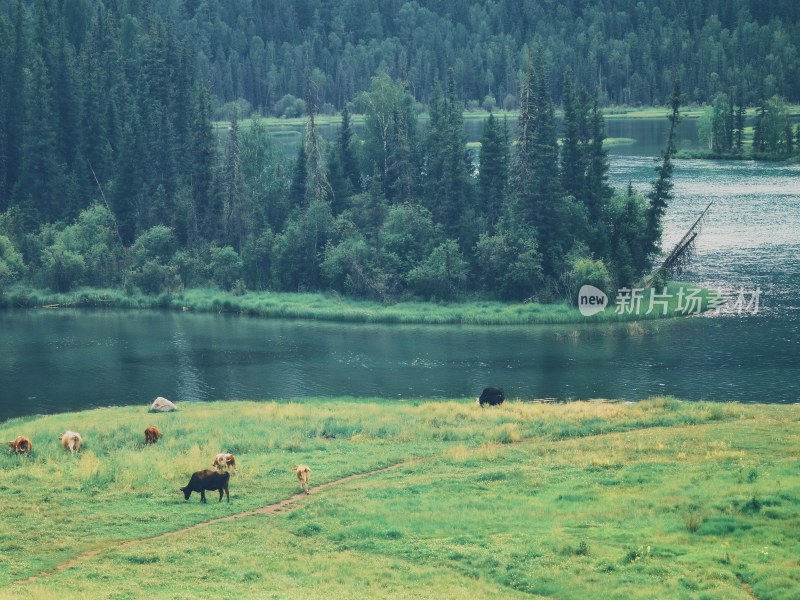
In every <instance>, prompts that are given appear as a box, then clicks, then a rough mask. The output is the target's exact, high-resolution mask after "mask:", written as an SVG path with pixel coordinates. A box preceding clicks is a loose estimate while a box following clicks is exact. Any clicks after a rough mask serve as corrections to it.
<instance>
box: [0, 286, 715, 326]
mask: <svg viewBox="0 0 800 600" xmlns="http://www.w3.org/2000/svg"><path fill="white" fill-rule="evenodd" d="M651 289H652V291H651ZM636 291H637V293H638V300H636V301H631V300H630V299H628V300H621V299H617V300H616V302H615V299H614V298H613V297H612V298H608V297H606V298H605V299H603V302H604V306H605V309H604V310H602V311H600V312H598V313H597V314H594V315H591V316H584V314H582V313H581V311H580V310H579V308H578V307H576V306H572V305H570V304H568V303H566V302H562V303H558V304H540V303H535V302H529V303H507V302H500V301H491V300H485V301H484V300H474V301H468V302H442V303H435V302H424V301H412V302H398V303H395V304H387V303H381V302H376V301H369V300H356V299H351V298H346V297H343V296H341V295H339V294H335V293H334V294H324V293H296V294H293V293H286V292H277V293H276V292H246V293H243V294H234V293H231V292H225V291H222V290H213V289H204V288H198V289H188V290H184V291H182V292H179V293H175V294H166V293H163V294H159V295H146V294H127V293H125V292H124V291H123V290H116V289H95V288H81V289H78V290H74V291H71V292H64V293H54V292H49V291H44V290H34V289H31V288H27V287H20V286H15V287H12V288H11V289H9V290H7V292H6V294H5V295H4V296H3V297H2V298H0V308H4V309H31V308H50V309H56V308H93V309H97V308H115V309H155V310H178V311H185V312H198V313H233V314H240V315H247V316H254V317H262V318H279V319H308V320H318V321H332V322H343V323H403V324H431V325H437V324H440V325H461V324H464V325H538V324H541V325H547V324H589V323H613V322H630V321H638V320H650V319H663V318H673V317H681V316H693V315H699V314H702V313H704V312H707V311H708V310H710V309H712V308H713V306H715V299H718V298H719V296H718V295H717V294H716V293H715V292H713V291H711V290H708V289H705V288H701V287H699V286H696V285H693V284H689V283H681V282H669V283H668V284H666V286H663V287H661V288H660V289H659V288H647V289H643V290H636ZM651 294H652V298H651ZM689 294H693V295H694V299H692V300H691V301H690V300H687V296H688V295H689ZM576 296H577V293H576ZM576 301H577V302H580V300H579V299H578V298H577V297H576Z"/></svg>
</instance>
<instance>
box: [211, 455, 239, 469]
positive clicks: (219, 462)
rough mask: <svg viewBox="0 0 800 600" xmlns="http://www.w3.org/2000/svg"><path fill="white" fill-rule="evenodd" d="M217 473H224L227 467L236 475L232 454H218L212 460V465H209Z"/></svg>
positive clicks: (234, 459)
mask: <svg viewBox="0 0 800 600" xmlns="http://www.w3.org/2000/svg"><path fill="white" fill-rule="evenodd" d="M211 466H213V467H214V468H215V469H216V470H218V471H225V470H227V469H228V467H230V468H231V470H232V471H233V472H234V473H238V472H239V471H238V469H237V468H236V457H235V456H234V455H233V454H228V453H227V452H220V453H219V454H217V456H216V457H215V458H214V464H213V465H211Z"/></svg>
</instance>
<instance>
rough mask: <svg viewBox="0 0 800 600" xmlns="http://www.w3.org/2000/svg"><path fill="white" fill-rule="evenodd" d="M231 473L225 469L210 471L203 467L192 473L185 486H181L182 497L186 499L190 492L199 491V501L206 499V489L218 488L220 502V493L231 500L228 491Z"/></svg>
mask: <svg viewBox="0 0 800 600" xmlns="http://www.w3.org/2000/svg"><path fill="white" fill-rule="evenodd" d="M230 478H231V474H230V473H228V472H227V471H225V472H224V473H220V472H219V471H212V470H211V469H203V470H202V471H197V472H195V473H193V474H192V478H191V479H190V480H189V483H187V484H186V487H182V488H181V491H182V492H183V497H184V498H185V499H186V500H188V499H189V497H190V496H191V495H192V492H200V502H205V501H206V490H209V491H213V490H219V501H220V502H222V493H223V492H224V493H225V496H226V497H227V498H228V502H230V501H231V496H230V494H229V493H228V480H229V479H230Z"/></svg>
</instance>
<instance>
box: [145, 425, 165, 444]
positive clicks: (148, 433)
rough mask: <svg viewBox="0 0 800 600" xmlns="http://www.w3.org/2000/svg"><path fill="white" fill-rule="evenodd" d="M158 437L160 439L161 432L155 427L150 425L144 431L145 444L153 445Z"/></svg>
mask: <svg viewBox="0 0 800 600" xmlns="http://www.w3.org/2000/svg"><path fill="white" fill-rule="evenodd" d="M160 437H161V432H160V431H159V430H158V427H156V426H155V425H151V426H150V427H148V428H147V429H145V430H144V443H145V444H155V443H156V442H157V441H158V438H160Z"/></svg>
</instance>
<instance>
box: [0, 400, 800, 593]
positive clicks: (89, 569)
mask: <svg viewBox="0 0 800 600" xmlns="http://www.w3.org/2000/svg"><path fill="white" fill-rule="evenodd" d="M151 424H156V425H158V427H159V428H160V429H161V430H162V432H163V433H164V437H163V439H162V440H161V441H160V442H159V443H158V444H156V445H155V446H152V447H144V446H143V435H142V432H143V430H144V428H145V427H146V426H147V425H151ZM799 424H800V409H799V408H798V407H797V406H770V405H757V404H754V405H740V404H725V405H721V404H714V403H683V402H679V401H676V400H673V399H668V398H660V399H654V400H650V401H646V402H641V403H636V404H623V403H600V402H577V403H571V404H558V405H552V404H541V403H529V402H520V401H509V402H507V403H506V404H505V405H504V406H501V407H498V408H492V409H489V408H485V409H480V408H478V407H477V406H475V405H474V404H472V403H471V402H463V401H462V402H456V401H451V402H433V401H431V402H422V401H420V402H384V401H378V400H375V401H371V400H351V399H320V400H304V401H298V402H288V403H275V402H263V403H250V402H242V403H199V404H182V405H181V406H180V410H179V412H177V413H173V414H160V415H150V414H147V413H146V412H145V407H141V408H140V407H133V408H130V407H129V408H109V409H98V410H92V411H87V412H84V413H72V414H61V415H55V416H47V417H34V418H25V419H15V420H12V421H8V422H5V423H3V424H0V438H2V439H3V440H6V439H12V437H13V436H15V435H17V434H20V433H25V434H26V435H29V436H30V437H31V438H32V439H33V442H34V446H35V448H34V453H33V454H32V456H30V457H17V456H12V455H9V454H6V453H0V472H1V473H2V486H1V487H2V493H0V510H2V514H3V516H4V518H3V519H2V520H0V543H2V545H3V547H2V552H0V597H13V598H51V597H54V596H55V595H57V594H59V592H60V593H61V595H63V593H64V592H69V594H70V595H77V596H78V597H92V598H137V597H142V596H143V595H147V596H148V597H158V598H161V597H163V598H195V597H198V594H199V595H200V596H202V595H203V594H202V593H200V592H202V591H203V590H204V591H205V592H204V593H207V596H208V597H211V596H212V595H213V596H214V597H240V598H281V599H283V598H306V597H308V596H309V595H314V596H318V597H324V598H412V597H413V598H443V597H444V598H530V597H539V596H550V597H558V598H588V597H603V598H654V597H687V598H689V597H691V598H700V597H703V598H724V599H726V600H727V599H732V598H752V597H754V596H755V597H758V598H795V597H797V596H798V594H800V569H798V566H800V565H798V558H797V557H798V556H800V542H799V541H798V536H797V533H798V531H800V470H799V469H798V466H799V462H800V427H798V425H799ZM67 428H72V429H76V430H79V431H80V432H81V433H82V434H83V435H84V437H85V440H86V447H85V449H84V450H83V451H82V452H81V453H80V454H79V455H77V456H70V455H69V454H65V453H63V452H62V451H61V449H60V448H59V447H58V443H57V439H56V438H57V435H58V434H59V433H61V432H62V431H63V430H65V429H67ZM220 450H229V451H232V452H234V453H236V454H237V457H238V461H239V463H240V467H239V468H240V472H239V474H238V475H236V476H234V477H233V479H232V483H231V495H232V501H231V503H230V504H227V503H225V502H223V503H222V504H218V503H217V502H216V499H215V498H214V495H215V494H212V496H211V497H210V498H209V503H208V504H207V505H201V504H200V503H199V502H198V500H197V498H196V497H193V498H192V500H191V501H190V502H189V503H186V502H184V500H183V497H182V495H181V493H180V492H179V491H178V487H180V486H182V485H185V484H186V482H187V481H188V477H189V474H190V473H191V472H192V471H194V470H196V469H200V468H203V467H206V466H207V465H210V462H211V459H212V457H213V455H214V454H215V453H216V452H218V451H220ZM298 462H304V463H307V464H309V465H310V466H311V468H312V494H311V495H310V496H308V497H302V498H301V499H300V500H298V501H297V502H296V504H294V505H292V506H291V507H290V508H287V509H285V510H283V511H282V512H279V513H278V514H273V515H254V516H248V517H244V518H241V519H237V520H234V521H227V522H220V523H215V524H211V525H209V526H208V527H205V528H202V529H195V530H191V531H186V532H183V533H178V534H176V535H174V536H171V537H167V538H162V539H159V540H158V541H149V542H148V541H147V540H146V538H148V537H152V536H156V535H159V534H163V533H167V532H174V531H176V530H180V529H181V528H185V527H188V526H191V525H193V524H196V523H199V522H203V521H208V520H211V519H214V518H217V517H221V516H225V515H231V514H233V513H236V512H241V511H245V510H248V509H254V508H258V507H262V506H265V505H267V504H271V503H275V502H278V501H281V500H283V499H286V498H289V497H291V496H292V495H294V494H296V493H297V492H298V487H297V482H296V480H295V479H294V477H293V474H292V473H291V472H290V467H291V466H292V465H294V464H297V463H298ZM394 464H400V467H399V468H396V469H394V470H391V471H386V472H383V473H376V474H374V475H372V476H370V477H366V478H362V479H358V480H354V481H351V482H346V483H342V484H340V485H336V486H331V487H328V488H327V489H324V490H313V486H317V485H319V484H322V483H325V482H334V481H336V480H338V479H340V478H342V477H345V476H348V475H351V474H355V473H363V472H368V471H371V470H375V469H378V468H381V467H385V466H388V465H394ZM126 540H143V541H142V542H141V543H133V544H129V545H126V546H124V547H120V543H121V542H123V541H126ZM87 550H96V551H97V552H96V553H95V554H93V555H91V556H89V557H86V558H85V559H83V560H81V561H79V562H77V563H76V564H74V565H73V566H71V567H70V568H68V569H65V570H63V571H59V572H55V573H49V574H48V572H49V571H50V570H51V569H53V568H54V567H56V566H57V565H59V564H61V563H63V562H65V561H68V560H70V559H72V558H75V557H76V556H79V555H80V554H81V553H83V552H85V551H87ZM43 572H44V575H43V576H42V577H40V578H38V579H37V580H35V581H34V582H32V583H28V584H26V585H18V584H16V583H15V582H17V581H19V580H22V579H26V578H28V577H30V576H32V575H36V574H40V573H43Z"/></svg>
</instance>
